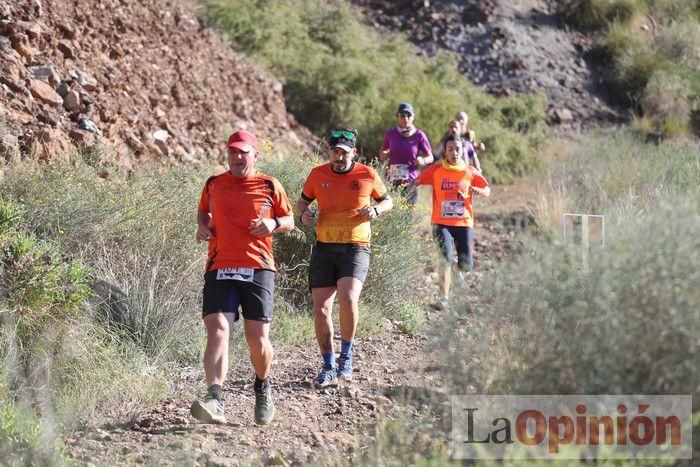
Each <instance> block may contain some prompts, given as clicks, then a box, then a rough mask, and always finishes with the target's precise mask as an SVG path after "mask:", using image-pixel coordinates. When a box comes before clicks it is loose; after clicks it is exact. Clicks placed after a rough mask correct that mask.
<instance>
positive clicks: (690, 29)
mask: <svg viewBox="0 0 700 467" xmlns="http://www.w3.org/2000/svg"><path fill="white" fill-rule="evenodd" d="M699 43H700V23H698V21H697V20H693V19H681V20H679V21H674V22H672V23H670V24H669V25H667V26H666V27H665V28H664V29H663V30H662V31H661V35H660V36H659V38H658V42H657V44H658V48H659V51H660V52H661V53H662V54H664V55H665V56H666V57H668V58H670V59H672V60H674V61H677V62H678V63H679V64H680V65H682V66H686V67H688V68H691V69H695V70H697V69H698V68H700V50H698V46H697V45H698V44H699Z"/></svg>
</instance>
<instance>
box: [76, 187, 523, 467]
mask: <svg viewBox="0 0 700 467" xmlns="http://www.w3.org/2000/svg"><path fill="white" fill-rule="evenodd" d="M528 199H531V196H530V192H529V187H528V186H527V185H526V184H524V183H521V184H519V185H513V186H507V187H495V189H494V196H493V197H492V198H491V199H489V200H485V199H479V200H477V201H476V202H475V209H476V212H477V224H478V226H477V230H476V262H477V267H478V269H479V271H478V272H477V273H475V274H473V275H471V277H470V279H469V283H468V285H467V287H466V289H465V290H466V292H464V293H465V294H466V295H467V299H468V300H469V301H470V302H471V301H474V300H476V297H475V296H471V294H470V292H469V291H470V290H475V282H476V281H478V279H479V277H481V275H482V274H483V273H484V272H485V271H488V270H489V269H491V268H493V266H494V265H495V264H496V263H497V262H499V261H501V260H503V259H505V258H508V257H512V256H513V255H514V254H517V252H518V250H519V249H520V246H521V240H520V238H519V236H518V235H517V230H518V229H519V228H520V226H521V223H519V222H517V221H513V220H512V219H517V218H518V217H519V216H523V215H524V214H523V213H524V212H525V210H524V203H525V202H526V201H527V200H528ZM426 235H427V232H426ZM426 240H429V239H426ZM428 244H430V245H431V248H432V242H428ZM431 253H433V254H434V251H431ZM434 299H435V292H434V291H431V292H430V296H429V297H426V303H430V302H432V301H433V300H434ZM440 318H441V315H440V314H439V313H438V312H431V313H430V315H429V316H428V320H429V325H428V326H427V329H426V331H425V332H424V333H423V334H420V335H416V336H411V335H407V334H405V333H403V332H401V331H400V330H398V328H396V327H395V326H393V325H391V324H390V323H386V327H387V330H386V332H385V333H383V334H381V335H366V336H361V337H359V338H358V339H357V343H356V346H355V349H356V350H355V365H354V366H355V375H356V381H355V382H354V383H353V384H352V385H350V386H342V387H339V388H332V389H326V390H323V391H317V390H315V389H312V388H311V385H310V381H311V379H312V378H313V376H315V374H316V372H317V370H318V364H319V357H318V353H317V348H316V345H315V343H311V342H310V343H309V345H306V346H293V347H286V348H283V349H278V353H277V355H276V357H275V361H274V362H273V378H274V384H275V401H276V407H277V414H276V416H275V420H274V421H273V423H272V424H271V425H270V426H267V427H262V428H261V427H257V426H256V425H255V424H254V423H253V401H254V397H253V392H252V382H251V381H250V379H251V378H250V376H251V375H250V373H251V370H250V365H249V363H248V362H247V359H241V360H239V361H237V362H233V363H232V367H231V368H230V370H229V378H230V379H229V380H228V381H227V382H226V383H225V385H224V397H225V399H224V401H225V409H226V414H227V419H228V423H227V424H226V425H206V424H201V423H198V422H197V421H195V420H194V419H193V418H192V417H191V416H190V415H189V405H190V403H191V400H192V397H193V395H194V394H196V393H198V392H201V391H202V390H203V383H202V381H203V372H202V370H201V369H200V368H192V369H186V370H183V372H181V373H180V376H179V377H178V378H177V381H175V385H176V391H175V393H176V395H175V396H174V397H171V398H168V399H166V400H164V401H162V402H161V403H159V404H157V405H155V406H154V407H150V408H147V409H145V410H144V411H143V412H142V413H140V414H139V415H138V416H137V417H136V419H135V420H134V421H131V422H128V423H124V422H123V421H122V422H118V421H115V422H114V423H113V424H111V425H105V426H102V427H101V428H98V429H89V430H85V431H81V432H76V433H74V434H73V435H72V436H70V437H69V438H68V439H67V444H68V446H69V453H70V456H71V457H72V458H73V459H74V460H75V461H76V462H78V463H79V464H81V465H117V464H118V465H123V464H140V463H145V464H178V465H182V464H184V465H207V466H212V465H213V466H226V465H246V464H250V463H251V462H256V463H260V462H262V463H266V464H277V465H286V464H299V463H307V462H309V461H312V460H314V459H317V458H318V457H319V456H330V458H334V459H352V458H355V457H356V456H358V455H361V454H362V453H363V451H364V450H365V449H366V448H367V445H368V443H367V439H368V437H369V436H371V435H372V433H373V430H374V429H375V427H376V426H377V422H378V421H380V420H383V419H386V418H392V417H394V416H395V414H396V413H397V412H398V411H399V410H401V411H405V410H409V411H412V410H416V409H414V408H413V407H412V406H406V405H405V404H406V400H407V396H408V398H409V399H410V397H411V396H410V395H411V394H414V395H415V394H416V393H421V392H422V393H428V394H435V393H437V394H438V395H441V397H445V398H446V397H447V393H446V390H445V389H444V388H443V385H442V383H441V381H442V378H441V375H442V374H443V372H444V370H445V369H444V368H443V367H442V366H441V362H440V361H439V359H438V358H437V354H438V353H437V352H434V351H433V347H432V346H433V339H431V337H430V329H431V325H430V323H435V322H437V321H438V320H440ZM336 337H337V336H336Z"/></svg>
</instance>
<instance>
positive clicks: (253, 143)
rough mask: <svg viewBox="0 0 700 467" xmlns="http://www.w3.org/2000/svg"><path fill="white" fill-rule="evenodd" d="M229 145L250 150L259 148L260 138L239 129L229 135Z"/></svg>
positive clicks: (242, 149) (245, 150)
mask: <svg viewBox="0 0 700 467" xmlns="http://www.w3.org/2000/svg"><path fill="white" fill-rule="evenodd" d="M228 147H230V148H236V149H240V150H241V151H244V152H250V151H252V150H253V149H255V150H257V149H258V138H256V137H255V135H253V134H252V133H249V132H247V131H245V130H238V131H237V132H235V133H232V134H231V136H229V137H228Z"/></svg>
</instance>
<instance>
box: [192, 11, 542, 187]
mask: <svg viewBox="0 0 700 467" xmlns="http://www.w3.org/2000/svg"><path fill="white" fill-rule="evenodd" d="M202 4H203V9H204V13H205V16H206V17H207V18H208V20H209V22H210V24H212V25H213V26H215V27H217V28H218V29H220V30H222V31H224V32H225V33H226V34H227V35H228V37H229V38H230V40H231V42H232V43H233V46H234V47H236V48H237V49H239V50H241V51H243V52H244V53H246V54H248V55H250V56H251V57H252V58H253V59H255V60H256V61H258V62H260V63H262V64H263V65H264V66H266V67H267V68H268V69H269V70H270V71H271V72H272V73H274V74H276V75H277V76H278V77H280V79H281V80H282V81H283V82H284V85H285V87H284V89H285V90H284V92H285V96H286V100H287V106H288V108H289V109H290V111H291V112H292V113H293V114H294V115H295V116H296V117H297V119H298V120H299V121H300V122H301V123H303V124H304V125H306V126H308V127H309V128H310V129H311V130H312V131H314V132H315V133H316V134H318V135H321V136H325V135H327V133H328V131H329V130H330V129H332V128H333V127H335V126H338V125H345V126H350V127H353V128H357V129H358V130H359V135H360V143H361V144H362V146H363V147H364V148H365V149H366V150H367V151H368V153H369V154H376V153H377V151H378V149H379V146H380V145H381V142H382V139H383V135H384V132H385V131H386V130H387V129H389V128H391V127H392V126H393V125H395V123H396V122H395V118H394V115H395V113H396V108H397V105H398V104H399V103H400V102H403V101H411V102H412V103H413V105H414V108H415V109H416V125H417V126H418V127H419V128H421V129H423V130H424V131H425V132H426V134H427V135H428V137H429V139H431V141H433V144H437V142H438V141H439V139H440V138H441V136H442V135H443V133H444V132H445V131H446V129H447V124H448V122H449V121H450V120H451V119H452V118H453V117H454V115H455V113H456V112H457V111H458V110H467V111H468V112H469V114H470V116H471V119H470V123H471V125H472V126H473V127H475V128H476V129H477V130H478V133H479V136H480V138H483V139H484V140H485V141H486V144H487V147H488V149H487V151H486V152H485V153H484V157H483V161H484V167H485V169H486V171H487V173H488V174H489V176H490V177H491V179H495V180H501V181H504V180H508V179H510V178H511V177H512V176H514V175H518V174H520V173H522V171H523V168H525V170H530V169H531V168H532V167H533V161H534V159H535V157H534V156H535V152H536V149H537V147H538V145H539V143H540V142H541V140H542V138H543V134H544V131H545V124H544V100H543V98H542V97H541V96H513V97H508V98H503V99H496V98H494V97H492V96H488V95H486V94H484V93H482V92H480V91H479V90H478V89H477V88H476V87H475V86H473V85H472V84H471V83H470V82H469V80H468V79H467V78H466V77H464V76H462V75H461V73H460V72H459V71H458V69H457V59H456V58H455V57H454V56H452V55H448V54H438V55H437V56H436V57H434V58H431V59H426V58H422V57H420V56H418V55H417V54H416V51H415V49H414V48H413V46H411V45H410V44H409V43H408V41H407V39H406V38H405V37H404V36H401V35H386V34H379V33H378V32H376V31H374V30H372V29H371V28H370V27H369V26H366V25H364V24H363V23H362V21H361V18H360V16H359V13H358V12H357V11H356V10H354V9H353V8H351V6H350V5H349V2H346V1H341V0H333V1H330V2H320V1H317V0H284V1H274V2H273V1H270V0H203V1H202ZM350 38H351V39H350ZM281 44H284V46H281ZM299 57H304V60H300V59H299ZM496 140H497V141H498V144H497V145H496V144H490V143H494V142H495V141H496ZM490 159H493V160H495V161H498V162H497V163H491V161H490Z"/></svg>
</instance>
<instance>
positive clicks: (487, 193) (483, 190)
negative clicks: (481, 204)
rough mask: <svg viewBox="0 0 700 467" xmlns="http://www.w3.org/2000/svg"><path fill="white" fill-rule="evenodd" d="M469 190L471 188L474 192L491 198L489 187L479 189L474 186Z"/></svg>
mask: <svg viewBox="0 0 700 467" xmlns="http://www.w3.org/2000/svg"><path fill="white" fill-rule="evenodd" d="M471 188H472V190H474V191H476V192H477V193H479V194H480V195H484V196H491V187H489V186H487V187H485V188H479V187H476V186H472V187H471Z"/></svg>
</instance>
